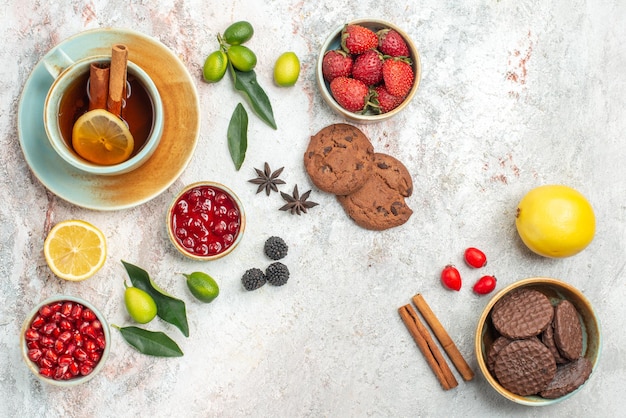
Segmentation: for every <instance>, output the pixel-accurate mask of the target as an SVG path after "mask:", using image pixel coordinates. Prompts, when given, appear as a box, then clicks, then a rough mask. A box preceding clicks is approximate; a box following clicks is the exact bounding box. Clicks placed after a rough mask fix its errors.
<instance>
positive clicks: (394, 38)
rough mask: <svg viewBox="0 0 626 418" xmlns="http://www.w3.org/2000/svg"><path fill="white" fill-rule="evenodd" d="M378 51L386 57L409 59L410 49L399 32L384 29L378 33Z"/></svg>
mask: <svg viewBox="0 0 626 418" xmlns="http://www.w3.org/2000/svg"><path fill="white" fill-rule="evenodd" d="M376 34H377V35H378V49H379V50H380V52H382V53H383V54H385V55H389V56H392V57H409V56H410V55H411V53H410V52H409V47H408V45H407V44H406V41H405V40H404V38H403V37H402V35H400V34H399V33H398V32H397V31H395V30H393V29H382V30H379V31H378V32H377V33H376Z"/></svg>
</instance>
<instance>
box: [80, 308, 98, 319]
mask: <svg viewBox="0 0 626 418" xmlns="http://www.w3.org/2000/svg"><path fill="white" fill-rule="evenodd" d="M83 319H84V320H85V321H93V320H94V319H97V317H96V314H95V313H93V311H92V310H91V309H89V308H85V309H84V310H83Z"/></svg>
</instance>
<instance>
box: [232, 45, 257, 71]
mask: <svg viewBox="0 0 626 418" xmlns="http://www.w3.org/2000/svg"><path fill="white" fill-rule="evenodd" d="M227 54H228V59H229V60H230V62H231V63H232V64H233V67H235V68H236V69H238V70H239V71H244V72H247V71H252V69H253V68H254V67H255V65H256V55H254V52H252V50H251V49H250V48H248V47H247V46H244V45H232V46H230V47H228V51H227Z"/></svg>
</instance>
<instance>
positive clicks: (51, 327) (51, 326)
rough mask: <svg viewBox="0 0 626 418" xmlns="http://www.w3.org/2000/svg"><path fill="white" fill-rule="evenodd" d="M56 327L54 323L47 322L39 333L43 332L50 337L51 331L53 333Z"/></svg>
mask: <svg viewBox="0 0 626 418" xmlns="http://www.w3.org/2000/svg"><path fill="white" fill-rule="evenodd" d="M56 327H57V324H55V323H54V322H48V323H47V324H45V325H44V326H43V327H41V332H43V333H44V334H46V335H50V334H52V331H54V329H55V328H56Z"/></svg>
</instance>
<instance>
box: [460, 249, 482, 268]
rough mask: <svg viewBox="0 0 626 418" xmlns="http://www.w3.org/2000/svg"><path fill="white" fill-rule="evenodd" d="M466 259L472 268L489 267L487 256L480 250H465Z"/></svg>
mask: <svg viewBox="0 0 626 418" xmlns="http://www.w3.org/2000/svg"><path fill="white" fill-rule="evenodd" d="M464 257H465V262H466V263H467V265H468V266H470V267H474V268H476V269H478V268H481V267H484V266H486V265H487V256H486V255H485V253H483V252H482V251H480V250H479V249H478V248H474V247H469V248H468V249H466V250H465V254H464Z"/></svg>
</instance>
